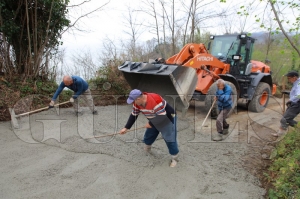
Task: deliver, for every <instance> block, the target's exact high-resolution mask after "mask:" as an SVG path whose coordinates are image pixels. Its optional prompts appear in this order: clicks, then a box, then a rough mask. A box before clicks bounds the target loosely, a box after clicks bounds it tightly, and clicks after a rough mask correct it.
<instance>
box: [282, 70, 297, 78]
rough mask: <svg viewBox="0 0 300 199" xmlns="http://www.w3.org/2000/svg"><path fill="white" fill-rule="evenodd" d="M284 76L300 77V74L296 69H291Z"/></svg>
mask: <svg viewBox="0 0 300 199" xmlns="http://www.w3.org/2000/svg"><path fill="white" fill-rule="evenodd" d="M284 76H287V77H295V76H296V77H299V74H298V72H296V71H290V72H288V73H287V74H285V75H284Z"/></svg>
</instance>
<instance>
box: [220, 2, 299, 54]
mask: <svg viewBox="0 0 300 199" xmlns="http://www.w3.org/2000/svg"><path fill="white" fill-rule="evenodd" d="M221 2H222V1H221ZM250 6H253V7H258V6H260V7H263V9H262V11H261V12H259V13H257V14H256V15H255V18H256V22H257V23H259V24H260V27H261V28H265V29H267V28H268V27H266V26H265V17H266V16H268V12H267V10H270V11H271V12H272V13H273V15H274V16H273V17H274V18H273V19H274V21H276V23H277V27H275V29H274V30H275V31H276V33H279V32H282V34H283V35H284V36H285V38H286V39H287V40H288V42H289V44H290V45H291V46H292V48H293V49H294V50H295V51H296V53H297V54H298V57H300V48H299V28H300V17H299V16H300V4H299V3H296V2H294V1H293V0H284V1H277V0H261V1H253V3H252V4H250ZM247 9H248V8H247V7H246V6H241V11H240V12H239V13H240V14H242V15H245V14H247V13H248V11H247Z"/></svg>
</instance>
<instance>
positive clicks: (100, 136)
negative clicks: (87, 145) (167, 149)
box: [84, 126, 146, 140]
mask: <svg viewBox="0 0 300 199" xmlns="http://www.w3.org/2000/svg"><path fill="white" fill-rule="evenodd" d="M142 128H146V127H145V126H143V127H139V128H136V129H132V130H129V131H127V132H130V131H134V130H138V129H142ZM118 134H120V133H111V134H107V135H99V136H94V137H90V138H84V139H85V140H88V139H93V138H102V137H108V136H114V135H118Z"/></svg>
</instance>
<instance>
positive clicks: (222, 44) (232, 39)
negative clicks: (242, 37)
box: [210, 35, 239, 59]
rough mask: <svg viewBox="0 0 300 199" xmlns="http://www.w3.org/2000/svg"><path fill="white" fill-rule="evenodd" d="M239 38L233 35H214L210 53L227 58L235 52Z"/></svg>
mask: <svg viewBox="0 0 300 199" xmlns="http://www.w3.org/2000/svg"><path fill="white" fill-rule="evenodd" d="M238 46H239V39H238V38H237V36H235V35H225V36H215V37H214V40H213V41H212V47H211V49H210V53H211V54H212V55H213V56H215V57H218V58H223V59H225V58H227V57H231V56H232V55H234V54H236V52H237V50H238Z"/></svg>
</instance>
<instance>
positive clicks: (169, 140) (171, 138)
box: [119, 89, 179, 167]
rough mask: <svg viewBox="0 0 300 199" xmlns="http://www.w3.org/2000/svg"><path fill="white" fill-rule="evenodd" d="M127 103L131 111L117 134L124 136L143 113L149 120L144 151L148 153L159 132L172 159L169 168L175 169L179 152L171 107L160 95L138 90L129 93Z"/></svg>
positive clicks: (173, 111)
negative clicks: (130, 106)
mask: <svg viewBox="0 0 300 199" xmlns="http://www.w3.org/2000/svg"><path fill="white" fill-rule="evenodd" d="M127 103H128V104H133V109H132V112H131V114H130V116H129V118H128V121H127V124H126V125H125V127H124V128H123V129H121V130H120V132H119V133H120V134H125V133H126V132H127V130H128V129H130V128H131V127H132V125H133V124H134V122H135V121H136V119H137V117H138V115H139V114H140V113H143V114H144V115H145V117H146V118H147V119H148V120H149V122H148V123H147V124H146V128H147V130H146V132H145V135H144V143H145V148H144V149H145V150H146V151H147V152H150V150H151V146H152V144H153V143H154V141H155V140H156V138H157V136H158V134H159V132H161V134H162V137H163V139H164V140H165V142H166V145H167V147H168V149H169V153H170V154H171V157H172V159H171V164H170V167H175V166H176V164H177V162H178V152H179V150H178V144H177V127H176V113H175V110H174V109H173V107H172V106H170V105H169V104H168V103H167V102H166V100H164V99H163V98H162V97H161V96H160V95H158V94H156V93H147V92H142V91H140V90H138V89H134V90H132V91H131V92H130V94H129V97H128V99H127Z"/></svg>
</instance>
